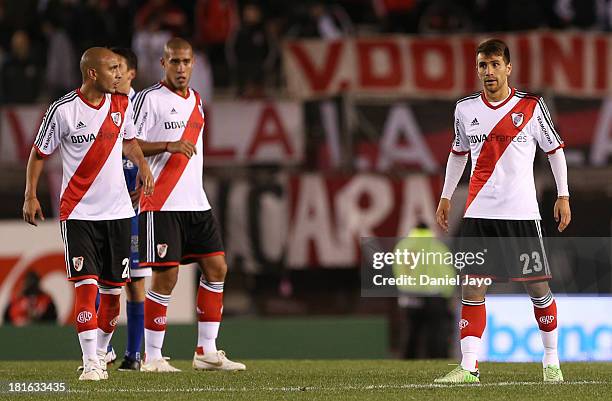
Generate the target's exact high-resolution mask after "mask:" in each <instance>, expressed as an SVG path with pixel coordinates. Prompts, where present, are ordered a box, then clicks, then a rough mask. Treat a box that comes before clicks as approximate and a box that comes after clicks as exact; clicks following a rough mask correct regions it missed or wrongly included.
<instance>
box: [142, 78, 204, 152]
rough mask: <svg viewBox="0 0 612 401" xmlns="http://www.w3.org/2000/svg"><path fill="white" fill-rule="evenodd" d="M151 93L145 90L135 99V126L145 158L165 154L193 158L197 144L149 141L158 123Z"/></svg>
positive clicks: (180, 141)
mask: <svg viewBox="0 0 612 401" xmlns="http://www.w3.org/2000/svg"><path fill="white" fill-rule="evenodd" d="M149 92H150V91H147V90H143V91H141V92H139V93H138V95H136V98H135V99H134V104H135V106H134V125H135V127H136V138H137V139H138V145H140V149H142V153H143V154H144V155H145V156H154V155H158V154H160V153H164V152H169V153H182V154H184V155H185V156H187V157H188V158H191V156H193V155H194V154H195V153H196V147H195V144H193V143H191V142H188V141H183V140H178V141H162V142H154V141H150V140H148V138H151V135H150V131H151V130H152V129H154V127H155V123H156V122H157V113H156V108H155V105H154V102H153V100H152V99H151V96H149Z"/></svg>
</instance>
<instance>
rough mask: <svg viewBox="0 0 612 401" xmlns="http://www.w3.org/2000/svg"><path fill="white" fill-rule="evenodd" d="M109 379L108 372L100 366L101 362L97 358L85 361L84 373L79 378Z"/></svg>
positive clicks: (92, 379)
mask: <svg viewBox="0 0 612 401" xmlns="http://www.w3.org/2000/svg"><path fill="white" fill-rule="evenodd" d="M106 379H108V373H106V372H105V371H103V370H102V369H101V368H100V362H99V360H98V359H97V358H91V359H88V360H86V361H85V362H84V364H83V373H81V375H80V376H79V380H90V381H100V380H106Z"/></svg>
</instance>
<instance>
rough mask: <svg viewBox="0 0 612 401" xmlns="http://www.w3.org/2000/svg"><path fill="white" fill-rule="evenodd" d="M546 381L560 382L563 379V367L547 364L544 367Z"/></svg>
mask: <svg viewBox="0 0 612 401" xmlns="http://www.w3.org/2000/svg"><path fill="white" fill-rule="evenodd" d="M543 371H544V382H546V383H559V382H562V381H563V373H561V368H560V367H559V366H555V365H547V366H546V367H545V368H544V369H543Z"/></svg>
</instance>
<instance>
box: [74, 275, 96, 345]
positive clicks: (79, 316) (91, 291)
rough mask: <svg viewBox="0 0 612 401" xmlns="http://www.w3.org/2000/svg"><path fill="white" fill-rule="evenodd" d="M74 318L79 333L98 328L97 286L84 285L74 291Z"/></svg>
mask: <svg viewBox="0 0 612 401" xmlns="http://www.w3.org/2000/svg"><path fill="white" fill-rule="evenodd" d="M74 292H75V294H74V318H75V323H76V329H77V332H79V333H81V332H83V331H87V330H94V329H96V328H98V318H97V316H96V296H97V295H98V286H97V285H95V284H83V285H80V286H78V287H76V288H75V289H74Z"/></svg>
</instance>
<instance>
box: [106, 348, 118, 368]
mask: <svg viewBox="0 0 612 401" xmlns="http://www.w3.org/2000/svg"><path fill="white" fill-rule="evenodd" d="M108 348H109V349H110V350H109V351H107V352H106V355H104V362H106V364H107V365H108V364H112V363H114V362H115V361H116V360H117V354H116V353H115V350H114V349H113V347H111V346H110V345H109V347H108Z"/></svg>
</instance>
